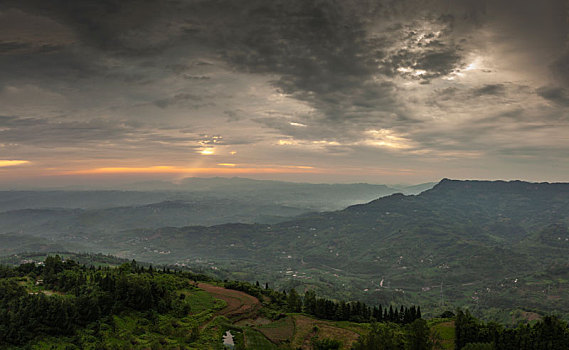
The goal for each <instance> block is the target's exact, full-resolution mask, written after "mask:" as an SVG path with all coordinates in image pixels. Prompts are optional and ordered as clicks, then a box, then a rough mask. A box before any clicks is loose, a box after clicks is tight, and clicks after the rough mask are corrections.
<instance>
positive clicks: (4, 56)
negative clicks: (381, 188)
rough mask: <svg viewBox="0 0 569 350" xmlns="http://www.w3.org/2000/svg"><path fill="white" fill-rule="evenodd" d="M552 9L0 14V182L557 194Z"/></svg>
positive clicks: (17, 7)
mask: <svg viewBox="0 0 569 350" xmlns="http://www.w3.org/2000/svg"><path fill="white" fill-rule="evenodd" d="M568 18H569V2H568V1H567V0H563V1H561V0H540V1H536V0H492V1H484V0H389V1H387V0H361V1H360V0H354V1H350V0H345V1H332V0H329V1H323V0H318V1H315V0H282V1H281V0H274V1H273V0H196V1H194V0H104V1H103V0H101V1H93V0H90V1H87V0H74V1H66V0H50V1H44V0H3V1H2V2H0V184H1V185H3V186H12V187H14V188H16V187H18V186H22V185H26V184H27V185H30V184H33V185H37V186H62V185H68V184H69V185H76V184H79V185H80V184H93V183H101V184H103V183H105V184H113V183H121V182H122V183H126V182H135V181H139V180H148V179H157V180H167V181H177V180H179V179H181V178H184V177H190V176H199V177H210V176H240V177H250V178H259V179H278V180H290V181H305V182H370V183H421V182H428V181H438V180H440V179H441V178H455V179H506V180H508V179H521V180H529V181H551V182H553V181H556V182H569V46H568V38H569V36H568V35H569V22H568Z"/></svg>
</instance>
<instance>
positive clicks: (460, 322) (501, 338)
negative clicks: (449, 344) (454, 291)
mask: <svg viewBox="0 0 569 350" xmlns="http://www.w3.org/2000/svg"><path fill="white" fill-rule="evenodd" d="M455 327H456V341H455V344H456V349H503V350H526V349H527V350H533V349H542V350H558V349H567V344H569V328H568V327H567V323H566V322H564V321H562V320H560V319H559V318H557V317H555V316H546V317H544V318H543V319H542V320H540V321H538V322H537V323H535V324H534V325H533V326H530V325H520V326H518V327H517V328H504V327H503V326H502V325H500V324H498V323H494V322H489V323H484V322H480V321H479V320H477V319H476V318H474V317H473V316H472V315H471V314H470V313H469V312H468V310H467V311H466V312H463V311H461V310H459V311H458V313H457V315H456V321H455Z"/></svg>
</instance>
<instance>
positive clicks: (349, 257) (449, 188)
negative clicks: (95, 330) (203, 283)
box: [115, 179, 569, 312]
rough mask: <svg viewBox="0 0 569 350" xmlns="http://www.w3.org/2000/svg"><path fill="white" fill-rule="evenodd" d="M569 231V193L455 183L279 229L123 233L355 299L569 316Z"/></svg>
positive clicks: (139, 249)
mask: <svg viewBox="0 0 569 350" xmlns="http://www.w3.org/2000/svg"><path fill="white" fill-rule="evenodd" d="M568 222H569V184H548V183H527V182H521V181H512V182H504V181H494V182H491V181H456V180H448V179H445V180H442V181H441V182H440V183H439V184H437V185H436V186H435V187H434V188H433V189H431V190H428V191H425V192H423V193H421V194H419V195H410V196H407V195H403V194H394V195H391V196H387V197H383V198H380V199H377V200H374V201H372V202H369V203H367V204H362V205H355V206H351V207H348V208H346V209H344V210H341V211H336V212H325V213H316V214H311V215H307V216H304V217H301V218H298V219H295V220H291V221H287V222H284V223H279V224H274V225H220V226H212V227H184V228H162V229H159V230H133V231H128V232H123V233H122V234H121V237H120V240H123V241H124V242H125V243H124V244H123V243H121V242H115V247H116V249H121V250H124V249H128V250H129V251H131V252H132V253H133V256H137V257H142V259H144V260H147V261H148V260H150V261H153V260H156V259H158V260H160V261H176V262H180V263H181V262H188V261H190V260H186V258H191V259H195V258H201V259H208V261H211V262H212V263H214V264H215V266H216V268H217V267H219V268H226V269H227V270H229V271H236V272H238V273H239V276H241V278H245V279H250V280H251V279H254V278H255V276H263V277H264V278H266V279H267V280H271V281H275V283H276V284H277V285H278V286H282V287H283V288H286V287H293V286H315V287H316V288H321V289H320V290H321V291H322V292H324V293H328V294H329V295H331V296H340V297H344V298H345V297H352V296H353V297H357V298H362V299H365V300H369V301H371V300H381V301H383V302H387V301H392V300H400V301H413V302H414V301H417V302H421V304H424V305H425V306H426V307H427V308H428V309H429V310H435V311H437V310H438V311H440V310H441V309H442V308H444V306H445V305H449V304H450V305H453V306H457V305H469V306H471V307H473V308H475V309H476V308H478V309H480V310H488V309H491V308H492V307H499V308H502V309H504V310H515V309H517V308H520V307H522V306H523V307H525V308H532V309H534V310H542V311H553V310H561V311H568V312H569V302H568V301H567V300H568V298H567V297H568V296H569V295H567V293H568V288H567V287H569V285H568V284H567V282H566V281H567V280H568V277H569V272H568V271H569V269H567V268H566V267H567V262H566V256H567V254H568V253H569V232H568V230H567V224H568ZM135 237H136V239H139V240H141V244H140V245H137V244H136V243H134V244H133V243H132V242H133V240H134V239H135ZM127 241H128V242H129V243H128V244H127V243H126V242H127ZM142 245H144V246H142ZM143 247H146V249H145V248H143ZM148 247H159V248H160V251H164V250H168V251H169V254H167V255H164V254H162V255H159V254H156V253H152V251H149V250H148ZM441 284H443V286H442V287H441ZM441 288H442V289H443V290H442V297H441ZM544 290H545V292H544ZM438 311H437V312H438ZM508 312H509V311H508Z"/></svg>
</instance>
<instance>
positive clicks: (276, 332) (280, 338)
mask: <svg viewBox="0 0 569 350" xmlns="http://www.w3.org/2000/svg"><path fill="white" fill-rule="evenodd" d="M258 330H259V331H260V332H261V333H263V334H264V335H265V336H266V337H267V338H268V339H269V340H270V341H272V342H273V343H275V344H280V343H282V342H285V341H287V340H289V339H291V338H292V337H293V335H294V333H295V325H294V319H293V318H292V317H291V316H288V317H286V318H283V319H280V320H278V321H276V322H273V323H270V324H267V325H263V326H259V327H258Z"/></svg>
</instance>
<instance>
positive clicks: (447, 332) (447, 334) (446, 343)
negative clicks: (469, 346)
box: [429, 319, 456, 350]
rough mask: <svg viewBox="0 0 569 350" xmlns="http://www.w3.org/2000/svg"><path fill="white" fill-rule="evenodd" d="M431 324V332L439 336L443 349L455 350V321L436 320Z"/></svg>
mask: <svg viewBox="0 0 569 350" xmlns="http://www.w3.org/2000/svg"><path fill="white" fill-rule="evenodd" d="M429 323H430V324H431V332H433V333H435V334H437V338H439V340H440V345H441V346H442V348H443V349H449V350H452V349H454V340H455V338H456V336H455V333H454V321H446V320H440V319H439V320H436V319H435V320H432V321H430V322H429Z"/></svg>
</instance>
